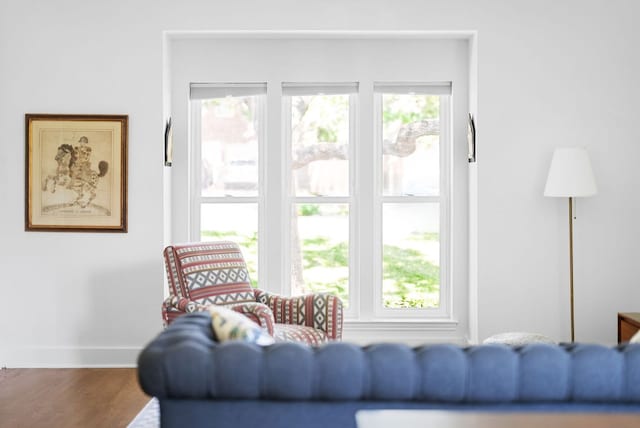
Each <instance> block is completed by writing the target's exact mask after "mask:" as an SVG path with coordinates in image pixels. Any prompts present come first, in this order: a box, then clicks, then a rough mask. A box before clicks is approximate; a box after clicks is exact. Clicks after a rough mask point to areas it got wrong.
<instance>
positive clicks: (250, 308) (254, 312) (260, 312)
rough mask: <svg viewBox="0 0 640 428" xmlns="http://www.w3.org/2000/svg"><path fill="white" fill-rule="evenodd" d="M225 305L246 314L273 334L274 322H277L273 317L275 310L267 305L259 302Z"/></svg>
mask: <svg viewBox="0 0 640 428" xmlns="http://www.w3.org/2000/svg"><path fill="white" fill-rule="evenodd" d="M225 306H226V307H227V308H229V309H232V310H234V311H236V312H239V313H241V314H242V315H244V316H246V317H247V318H249V319H250V320H251V321H253V322H255V323H256V324H258V325H259V326H260V327H262V328H263V329H264V330H266V331H267V333H269V335H271V336H273V324H274V323H275V319H274V317H273V312H272V311H271V309H270V308H269V307H268V306H267V305H265V304H263V303H259V302H243V303H234V304H231V305H225Z"/></svg>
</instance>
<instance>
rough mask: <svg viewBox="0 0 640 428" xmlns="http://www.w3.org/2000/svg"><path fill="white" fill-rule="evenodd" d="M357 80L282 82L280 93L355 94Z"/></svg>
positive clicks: (291, 94) (356, 91) (290, 94)
mask: <svg viewBox="0 0 640 428" xmlns="http://www.w3.org/2000/svg"><path fill="white" fill-rule="evenodd" d="M357 93H358V83H357V82H344V83H342V82H339V83H297V82H296V83H292V82H284V83H283V84H282V95H288V96H294V95H320V94H323V95H338V94H357Z"/></svg>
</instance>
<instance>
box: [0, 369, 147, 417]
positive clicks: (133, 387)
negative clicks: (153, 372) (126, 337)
mask: <svg viewBox="0 0 640 428" xmlns="http://www.w3.org/2000/svg"><path fill="white" fill-rule="evenodd" d="M149 400H150V397H148V396H147V395H146V394H145V393H144V392H142V390H141V389H140V386H138V380H137V375H136V369H133V368H131V369H3V370H0V427H1V428H5V427H6V428H22V427H24V428H27V427H29V428H31V427H33V428H39V427H47V428H50V427H51V428H56V427H64V428H73V427H84V428H101V427H105V428H114V427H126V426H127V424H129V422H131V420H132V419H133V418H134V417H135V415H136V414H138V412H139V411H140V410H141V409H142V408H143V407H144V406H145V404H146V403H147V402H148V401H149Z"/></svg>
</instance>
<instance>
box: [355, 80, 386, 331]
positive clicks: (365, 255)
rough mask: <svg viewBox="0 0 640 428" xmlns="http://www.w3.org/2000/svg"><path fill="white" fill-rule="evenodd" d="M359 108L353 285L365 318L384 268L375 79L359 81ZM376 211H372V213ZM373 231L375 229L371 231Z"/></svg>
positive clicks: (360, 315) (361, 312)
mask: <svg viewBox="0 0 640 428" xmlns="http://www.w3.org/2000/svg"><path fill="white" fill-rule="evenodd" d="M359 88H360V91H359V103H358V106H359V109H358V119H359V120H358V130H357V131H358V144H357V145H356V159H355V161H356V168H355V169H356V174H357V175H356V177H355V178H356V189H357V193H355V195H354V196H355V198H356V210H355V212H356V213H357V215H358V217H357V220H356V222H355V224H356V227H357V232H356V233H357V236H358V238H359V239H358V241H357V244H356V245H357V256H358V258H359V261H360V263H359V265H358V267H359V272H358V279H357V282H356V284H355V287H354V288H357V292H356V296H354V298H356V299H357V300H356V301H355V302H354V304H357V305H358V306H357V307H358V309H359V313H358V318H359V319H362V320H369V319H372V318H373V316H374V313H373V307H374V303H375V299H374V294H375V288H376V287H378V286H380V285H381V284H379V281H378V279H377V277H378V275H377V272H378V271H379V270H380V269H381V267H380V260H379V257H378V254H379V250H378V249H377V246H378V241H379V233H377V230H378V229H379V228H378V227H377V224H378V222H379V219H378V216H377V211H378V210H379V208H378V206H377V204H376V203H375V195H376V192H377V186H378V185H377V180H378V175H377V174H378V173H377V162H378V155H377V152H376V151H377V144H376V143H375V138H374V136H375V133H374V126H375V123H376V122H375V118H376V117H377V107H376V108H374V102H373V101H374V97H373V82H372V81H360V85H359ZM372 213H373V215H372ZM372 231H373V233H372Z"/></svg>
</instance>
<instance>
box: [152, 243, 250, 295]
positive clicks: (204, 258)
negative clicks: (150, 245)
mask: <svg viewBox="0 0 640 428" xmlns="http://www.w3.org/2000/svg"><path fill="white" fill-rule="evenodd" d="M164 260H165V268H166V272H167V278H168V280H169V291H170V293H171V294H172V295H173V296H176V297H178V298H185V299H187V300H191V301H193V302H195V303H197V304H201V305H228V304H232V303H243V302H255V301H256V297H255V294H254V290H253V288H252V287H251V282H250V280H249V271H248V270H247V264H246V263H245V261H244V257H243V256H242V252H241V251H240V247H239V246H238V244H236V243H235V242H230V241H216V242H211V243H208V242H199V243H191V244H183V245H170V246H168V247H167V248H165V250H164Z"/></svg>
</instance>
